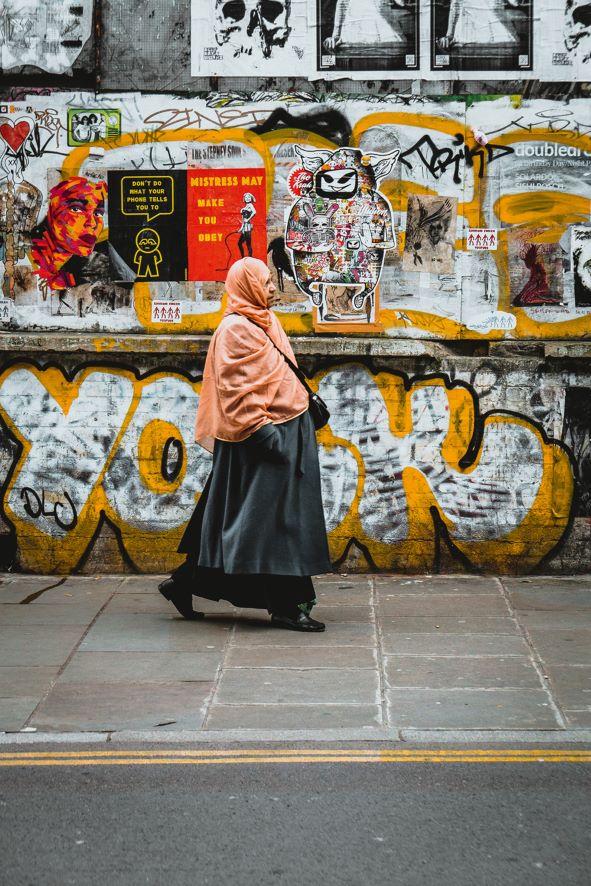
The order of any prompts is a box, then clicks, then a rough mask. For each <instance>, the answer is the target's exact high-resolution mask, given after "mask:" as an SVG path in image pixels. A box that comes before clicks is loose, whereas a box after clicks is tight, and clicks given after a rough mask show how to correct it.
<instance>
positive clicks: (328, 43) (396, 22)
mask: <svg viewBox="0 0 591 886" xmlns="http://www.w3.org/2000/svg"><path fill="white" fill-rule="evenodd" d="M424 2H426V0H424ZM419 15H420V0H367V2H365V3H358V2H357V0H317V16H318V24H317V28H318V40H317V46H318V58H317V64H318V70H319V71H322V72H323V73H324V72H327V74H328V76H329V77H330V73H331V72H332V73H335V74H336V75H337V76H339V77H343V76H345V75H346V76H348V77H353V78H355V77H364V76H367V74H368V73H369V72H376V73H377V72H379V73H380V76H390V77H393V76H398V77H399V76H401V75H402V76H404V72H405V71H408V73H409V76H411V75H412V72H413V71H417V70H418V68H419V66H420V56H419ZM337 72H338V73H337Z"/></svg>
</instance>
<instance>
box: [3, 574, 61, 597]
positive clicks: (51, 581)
mask: <svg viewBox="0 0 591 886" xmlns="http://www.w3.org/2000/svg"><path fill="white" fill-rule="evenodd" d="M59 581H60V579H59V577H58V578H57V580H56V577H55V576H49V578H47V577H46V576H40V577H39V578H33V579H28V578H19V579H14V580H10V581H7V582H3V583H2V584H1V585H0V603H20V602H21V601H22V600H25V599H26V598H27V597H30V596H31V594H37V593H39V591H44V590H45V589H46V588H49V587H51V586H52V585H55V584H57V582H59ZM42 596H43V595H42Z"/></svg>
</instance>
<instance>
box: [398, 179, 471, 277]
mask: <svg viewBox="0 0 591 886" xmlns="http://www.w3.org/2000/svg"><path fill="white" fill-rule="evenodd" d="M457 211H458V200H457V197H432V196H427V195H423V194H409V196H408V211H407V215H406V235H405V240H404V252H403V254H402V268H403V270H405V271H423V272H428V273H430V274H453V272H454V252H455V249H454V247H455V236H456V224H457Z"/></svg>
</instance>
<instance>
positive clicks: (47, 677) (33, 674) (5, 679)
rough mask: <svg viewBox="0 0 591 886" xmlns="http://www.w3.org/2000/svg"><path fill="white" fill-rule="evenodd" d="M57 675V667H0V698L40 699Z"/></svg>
mask: <svg viewBox="0 0 591 886" xmlns="http://www.w3.org/2000/svg"><path fill="white" fill-rule="evenodd" d="M58 674H59V668H57V667H53V668H44V667H9V668H1V667H0V698H16V697H17V696H30V697H31V698H32V697H39V698H41V696H42V695H44V694H45V693H46V692H47V690H48V689H49V687H50V686H51V684H52V682H53V681H54V680H55V679H56V678H57V675H58Z"/></svg>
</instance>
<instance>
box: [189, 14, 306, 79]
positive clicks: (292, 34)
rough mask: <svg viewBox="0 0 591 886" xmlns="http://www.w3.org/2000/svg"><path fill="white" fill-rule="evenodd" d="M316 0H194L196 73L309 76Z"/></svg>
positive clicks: (192, 20) (192, 59)
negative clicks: (314, 2) (314, 3)
mask: <svg viewBox="0 0 591 886" xmlns="http://www.w3.org/2000/svg"><path fill="white" fill-rule="evenodd" d="M312 2H313V0H207V2H205V0H191V74H192V75H193V76H194V77H209V76H215V75H219V76H225V77H244V76H246V77H252V76H254V75H256V76H257V77H267V76H273V77H286V76H296V75H297V76H300V77H306V76H308V75H309V74H311V73H312V71H313V69H314V58H313V46H314V41H313V39H311V35H312V34H313V31H314V28H313V22H312V15H311V14H310V10H311V9H312Z"/></svg>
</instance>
